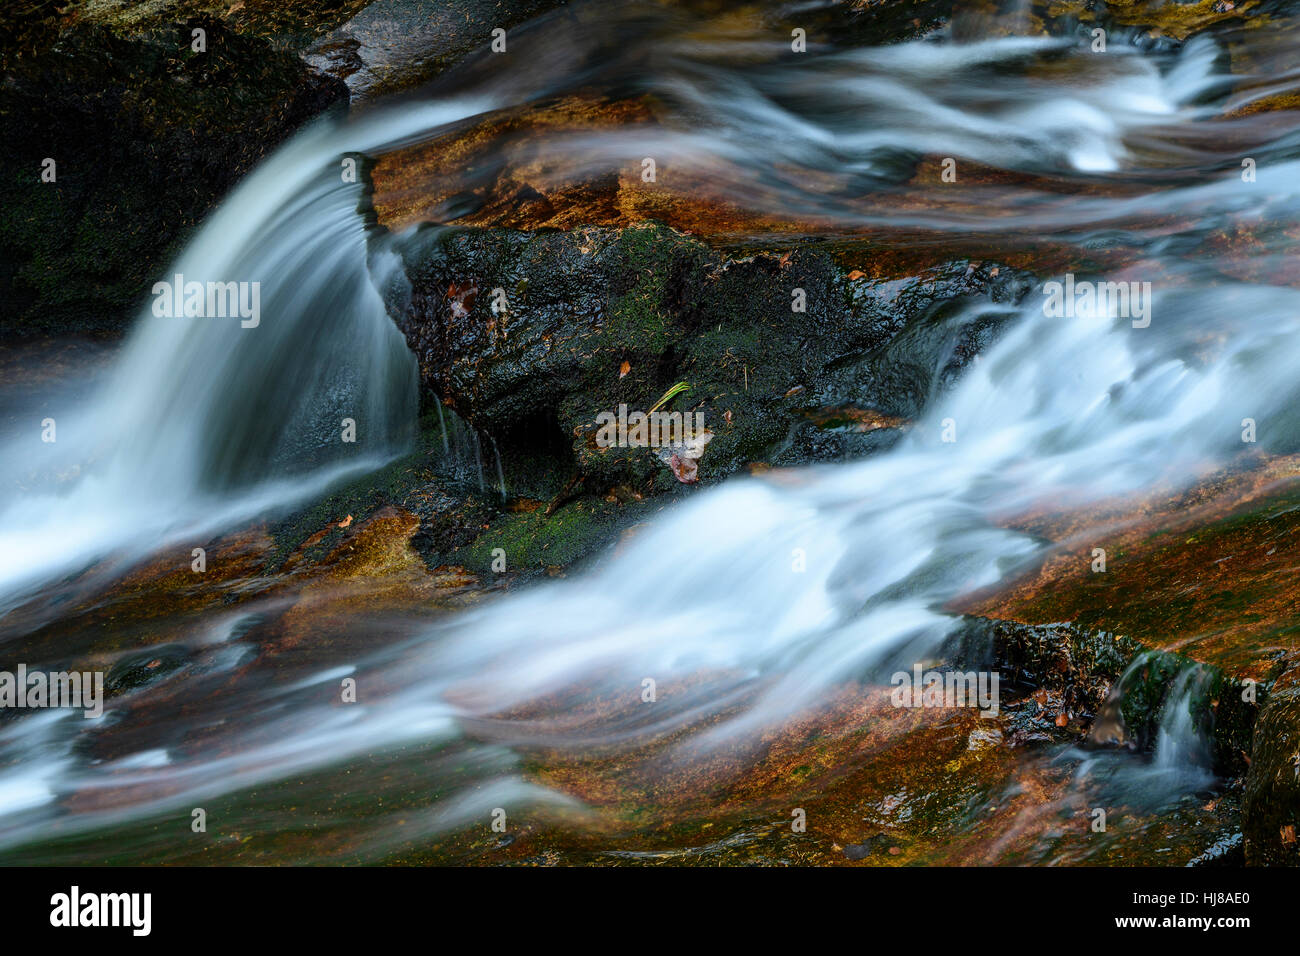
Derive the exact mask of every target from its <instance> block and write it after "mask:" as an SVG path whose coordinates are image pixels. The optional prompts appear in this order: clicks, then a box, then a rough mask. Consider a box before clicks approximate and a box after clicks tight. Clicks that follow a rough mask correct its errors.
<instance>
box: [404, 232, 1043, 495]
mask: <svg viewBox="0 0 1300 956" xmlns="http://www.w3.org/2000/svg"><path fill="white" fill-rule="evenodd" d="M402 251H403V256H404V259H405V263H406V269H405V273H406V277H405V281H403V282H399V283H398V284H397V285H396V286H394V287H393V288H390V289H389V290H388V293H387V297H388V301H389V307H390V312H391V314H392V315H393V317H394V320H395V321H396V322H397V323H398V325H399V326H400V327H401V328H402V330H403V332H404V333H405V335H406V339H407V342H408V343H409V344H410V346H411V349H412V350H413V351H414V352H415V354H416V356H417V358H418V359H419V362H420V373H421V383H422V387H423V390H424V393H425V396H426V398H427V399H428V400H429V401H436V402H441V403H443V404H445V405H447V406H450V407H451V408H453V409H455V411H456V412H457V413H458V414H459V415H460V416H461V417H463V418H464V419H465V420H466V421H468V422H469V423H470V424H471V425H472V426H473V427H474V428H475V429H477V430H478V431H479V432H481V433H483V434H485V435H487V436H491V438H492V439H493V440H494V441H495V443H496V445H497V446H498V447H499V448H500V449H502V453H503V455H506V454H510V453H519V452H520V451H521V450H527V449H533V448H536V447H538V446H540V445H546V446H548V447H554V446H556V445H557V444H558V446H559V448H560V449H561V450H562V451H563V450H565V449H567V453H566V454H564V458H565V459H567V460H566V461H563V462H560V463H558V464H560V465H562V466H563V467H562V468H561V469H560V470H562V471H565V472H567V471H569V470H575V471H576V472H577V473H578V474H579V475H580V476H581V477H582V478H583V479H584V480H585V481H586V482H587V485H588V490H589V491H590V490H598V489H599V490H601V491H602V492H603V489H605V488H608V487H610V486H613V485H616V484H619V483H623V482H626V483H631V484H633V485H634V486H636V487H638V488H641V489H642V490H654V489H655V488H656V487H657V488H659V489H661V490H662V489H666V488H671V487H672V486H673V485H675V484H676V483H677V481H678V480H679V479H680V478H681V475H678V476H677V477H676V478H675V477H674V474H673V471H675V470H677V469H671V470H670V468H669V467H666V466H665V461H664V460H663V456H661V455H658V454H656V453H655V452H656V451H657V449H655V448H647V447H605V445H604V443H603V442H602V441H600V440H598V439H599V438H600V434H599V428H600V424H601V421H600V419H599V416H600V415H601V414H602V413H612V414H614V415H617V414H618V412H619V409H620V406H625V407H626V409H627V411H628V414H629V415H630V414H631V413H632V412H636V411H641V412H647V411H649V410H650V409H651V408H652V406H653V405H654V404H655V403H656V401H657V400H658V399H659V398H660V397H661V396H663V395H664V394H665V392H666V391H667V390H668V389H669V388H670V387H672V386H673V385H674V383H678V382H685V383H687V384H688V385H689V389H688V390H686V391H684V392H682V393H681V394H679V395H677V396H676V397H675V398H673V399H672V400H670V401H668V402H667V403H666V404H665V405H664V406H663V410H664V411H667V412H676V413H680V414H681V415H683V416H686V421H688V422H690V421H700V422H702V425H703V428H704V429H706V430H707V431H708V432H709V433H711V436H712V437H711V439H710V440H709V441H708V444H707V448H706V451H705V453H704V455H703V457H702V458H701V459H700V460H699V462H698V480H699V481H701V482H704V483H709V482H714V481H718V480H721V479H722V478H724V477H726V476H727V475H729V474H733V473H735V472H737V471H739V470H741V469H743V468H746V467H748V466H751V465H774V466H781V465H790V464H797V463H800V462H804V461H809V460H836V459H841V458H845V457H851V456H855V455H859V454H862V453H865V452H868V451H871V450H873V449H874V448H878V447H883V446H886V445H888V444H889V443H890V441H892V440H893V439H896V438H897V436H898V435H899V434H900V433H901V429H902V428H903V427H905V426H906V422H905V421H904V419H906V418H910V417H913V416H915V415H917V414H919V413H920V411H921V410H922V409H923V408H924V406H925V405H926V403H927V401H928V398H929V397H930V396H932V395H933V394H935V393H936V391H938V390H941V389H942V388H944V387H946V385H945V383H946V381H947V380H948V379H949V378H951V377H952V375H953V374H955V371H956V369H957V368H958V367H960V366H961V365H962V364H964V362H965V361H966V360H968V358H969V356H970V355H973V354H974V353H975V351H977V350H978V348H979V347H980V346H981V344H982V343H983V342H986V341H987V340H989V339H991V337H992V332H993V329H992V328H987V329H984V330H983V331H980V330H978V329H975V328H972V327H970V326H969V323H968V322H967V320H965V319H964V318H963V315H964V314H965V313H963V312H962V310H961V309H959V308H957V307H956V306H957V304H958V303H960V302H965V301H971V300H976V299H978V300H983V301H985V302H987V301H988V300H989V299H990V298H996V299H999V300H1002V301H1005V302H1007V303H1009V302H1011V301H1013V300H1015V299H1016V298H1018V297H1019V296H1020V295H1022V294H1023V292H1024V290H1025V289H1027V288H1028V287H1029V282H1028V280H1027V278H1026V277H1025V276H1024V275H1023V274H1017V273H1014V272H1012V271H1011V270H1007V269H1005V268H1004V269H1002V270H1001V273H1000V275H999V270H998V269H997V268H996V267H989V268H983V267H975V266H971V265H969V264H967V263H965V262H962V263H957V264H953V265H951V266H945V267H942V268H940V269H937V270H933V271H931V272H927V273H923V274H921V275H919V276H916V277H913V278H911V279H906V280H900V281H898V282H877V281H872V280H869V279H864V278H863V277H862V276H861V275H860V274H859V273H856V272H851V271H850V270H848V269H846V268H845V267H844V266H843V265H842V264H841V262H840V260H839V259H838V258H837V256H836V255H835V254H833V253H832V252H831V251H829V250H825V249H822V248H820V247H817V246H801V247H798V248H795V249H792V250H789V251H787V252H785V253H781V254H778V253H775V252H772V253H758V254H754V255H750V256H743V257H741V256H736V255H730V254H727V253H725V252H721V251H718V250H715V249H712V248H711V247H709V246H707V245H706V244H704V243H702V242H700V241H698V240H696V239H693V238H690V237H687V236H684V235H682V234H680V233H677V232H675V231H673V230H671V229H667V228H664V227H661V226H657V225H646V226H641V227H635V228H629V229H625V230H614V229H604V228H591V229H579V230H573V231H569V232H538V233H532V232H517V231H512V230H493V229H472V228H464V229H440V228H427V229H424V230H423V231H420V232H417V233H415V234H414V235H413V236H411V237H409V238H408V239H407V240H406V241H405V243H404V246H403V250H402ZM851 276H852V277H851ZM799 304H801V305H802V306H803V308H802V311H796V306H797V305H799ZM494 305H495V308H494ZM1011 311H1012V310H1011V309H1010V308H1009V307H1008V308H1007V309H1005V310H1004V311H1002V312H999V313H998V315H999V316H1000V318H1003V319H1005V318H1006V317H1008V316H1009V315H1010V314H1011ZM894 343H899V348H897V349H895V348H894ZM873 409H883V410H884V411H885V412H887V413H888V414H886V415H876V414H874V412H873V411H872V410H873ZM696 415H698V416H700V418H698V419H695V418H694V416H696ZM687 470H689V469H687Z"/></svg>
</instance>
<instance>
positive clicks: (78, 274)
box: [0, 17, 347, 337]
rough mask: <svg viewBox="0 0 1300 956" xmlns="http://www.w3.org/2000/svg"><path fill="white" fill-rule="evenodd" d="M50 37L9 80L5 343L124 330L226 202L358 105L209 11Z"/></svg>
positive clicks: (0, 248) (5, 94) (1, 99)
mask: <svg viewBox="0 0 1300 956" xmlns="http://www.w3.org/2000/svg"><path fill="white" fill-rule="evenodd" d="M200 28H201V29H203V30H205V31H206V46H207V49H206V52H203V53H198V52H195V51H194V50H193V49H192V48H191V36H192V33H191V31H192V30H194V29H200ZM46 39H47V40H48V38H46ZM49 44H50V45H49V46H48V47H47V48H43V49H40V50H38V51H37V52H35V53H33V54H32V55H29V56H25V57H23V58H22V59H21V60H18V61H16V62H14V63H12V64H10V67H9V69H8V70H7V71H6V75H5V77H4V81H3V83H2V84H0V139H3V141H4V143H5V150H4V153H3V156H2V157H0V301H3V302H4V304H5V308H4V310H3V311H4V315H5V317H6V324H5V326H4V327H3V328H2V329H0V336H3V337H19V336H29V335H38V334H44V333H50V332H61V331H79V332H87V331H89V332H101V333H116V332H120V331H121V330H122V329H123V328H125V326H126V325H128V324H129V322H130V320H131V319H132V318H133V314H134V309H135V307H137V306H138V304H139V303H140V302H142V301H143V299H144V296H145V294H146V293H147V290H148V288H149V286H150V284H151V282H152V281H153V280H155V279H156V278H157V276H158V275H159V274H160V273H161V271H162V270H163V269H165V267H166V265H167V263H168V261H169V260H170V258H171V257H172V256H173V255H174V254H175V253H176V252H177V251H178V250H179V248H180V246H181V245H182V244H183V243H184V241H185V240H186V239H187V238H188V237H189V235H190V234H191V232H192V231H193V229H194V227H195V226H196V224H197V223H198V222H199V220H200V219H201V218H202V217H203V216H204V215H205V214H206V213H207V212H208V210H209V209H210V208H211V207H212V205H213V204H214V203H215V202H216V201H217V200H218V199H219V198H220V197H221V196H223V195H224V194H225V193H227V192H228V191H229V190H230V188H231V187H233V186H234V184H235V183H236V182H237V181H238V180H239V179H240V178H241V177H242V176H243V175H244V174H245V173H246V172H247V171H248V170H249V169H250V168H251V167H252V166H253V165H254V164H255V163H257V162H258V160H260V159H261V158H262V157H263V156H264V155H266V154H267V153H268V152H270V151H271V150H273V149H274V148H275V146H276V145H277V144H278V143H279V142H280V141H281V140H283V139H284V138H285V137H286V136H288V135H289V134H290V133H292V132H293V131H294V130H295V129H297V128H298V127H299V126H301V125H302V124H303V122H305V121H306V120H307V119H309V118H310V117H312V116H314V115H316V114H318V113H320V112H321V111H322V110H324V109H326V108H327V107H329V106H330V105H332V104H341V103H343V102H344V101H345V98H346V92H347V91H346V88H345V87H344V86H343V84H342V83H340V82H339V81H337V80H335V79H333V78H330V77H326V76H323V75H322V74H320V73H317V72H316V71H314V70H313V69H311V68H309V67H308V66H307V65H306V64H304V63H303V62H302V61H301V60H300V59H299V58H298V57H297V56H296V55H295V54H294V53H293V52H291V51H289V50H285V49H281V48H279V47H277V46H276V45H274V44H273V43H271V42H270V41H268V40H266V39H262V38H258V37H254V36H247V35H241V34H238V33H235V32H233V31H231V30H230V29H229V28H228V27H227V26H226V25H225V24H223V22H222V21H220V20H216V19H213V18H211V17H195V18H193V19H191V20H189V21H187V22H186V23H185V24H183V25H182V24H173V25H171V26H167V27H161V28H157V29H150V30H148V31H146V32H140V33H132V34H129V35H128V34H124V33H121V32H118V31H116V30H114V29H111V28H109V27H107V26H103V25H98V24H94V23H89V24H80V25H76V26H73V27H70V28H67V29H65V30H62V32H60V33H59V34H58V36H57V39H54V40H52V41H49ZM46 158H51V159H53V160H55V163H56V167H55V171H56V180H55V181H54V182H43V181H42V178H41V177H42V163H43V161H44V160H45V159H46Z"/></svg>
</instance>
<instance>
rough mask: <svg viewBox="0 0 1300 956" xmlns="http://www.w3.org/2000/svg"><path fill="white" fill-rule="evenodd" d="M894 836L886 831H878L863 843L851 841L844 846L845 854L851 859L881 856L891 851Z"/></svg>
mask: <svg viewBox="0 0 1300 956" xmlns="http://www.w3.org/2000/svg"><path fill="white" fill-rule="evenodd" d="M894 842H895V841H894V838H893V837H891V836H889V835H888V834H886V833H877V834H876V835H875V836H873V837H869V838H867V839H866V840H863V841H862V842H861V843H850V844H849V845H848V846H846V847H845V848H844V856H845V858H846V859H849V860H865V859H866V858H867V857H869V856H880V855H884V854H887V853H888V852H889V848H890V846H892V845H893V844H894Z"/></svg>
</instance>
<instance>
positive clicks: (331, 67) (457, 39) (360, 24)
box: [303, 0, 564, 103]
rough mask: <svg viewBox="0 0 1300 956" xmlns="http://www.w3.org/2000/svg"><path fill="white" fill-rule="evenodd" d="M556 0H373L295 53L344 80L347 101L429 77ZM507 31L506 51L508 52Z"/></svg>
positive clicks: (486, 45) (556, 3) (486, 47)
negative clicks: (496, 30)
mask: <svg viewBox="0 0 1300 956" xmlns="http://www.w3.org/2000/svg"><path fill="white" fill-rule="evenodd" d="M563 2H564V0H510V2H506V0H457V2H454V3H448V2H446V0H377V2H375V3H371V4H368V5H367V6H366V7H365V8H364V9H363V10H361V11H359V12H358V13H357V14H356V16H354V17H352V19H350V20H348V21H347V23H344V24H343V25H342V26H340V27H339V28H338V29H337V30H334V31H333V32H332V33H330V34H329V35H328V36H325V37H322V38H321V39H320V40H319V41H317V42H316V43H315V44H313V45H312V46H311V47H310V48H308V49H307V50H306V51H305V52H304V54H303V57H304V59H306V61H307V62H308V63H310V64H311V65H312V66H314V67H316V68H317V69H319V70H321V71H322V72H324V73H327V74H329V75H330V76H333V77H336V78H338V79H340V80H342V81H344V82H345V83H347V86H348V91H349V93H350V95H351V98H352V101H353V102H354V103H356V102H359V101H361V100H366V99H371V98H373V97H375V96H378V95H380V94H382V93H388V92H392V91H394V90H398V89H401V88H403V87H408V86H412V85H414V84H417V83H420V82H421V81H424V80H427V79H430V78H432V77H434V76H436V75H437V74H438V73H440V72H441V71H442V70H444V69H446V68H447V67H448V66H450V65H451V64H453V63H455V62H456V61H458V60H460V59H461V58H463V57H465V56H467V55H470V54H472V53H473V52H474V51H476V50H485V51H486V50H489V49H490V46H491V43H492V31H493V30H494V29H497V28H500V29H503V30H507V31H508V29H509V28H510V27H512V26H514V25H515V24H517V23H522V22H523V21H525V20H528V19H531V18H532V17H535V16H538V15H539V14H541V13H544V12H545V11H547V10H550V9H553V8H554V7H556V6H562V5H563ZM509 52H510V43H509V33H508V32H507V36H506V53H505V54H504V55H509Z"/></svg>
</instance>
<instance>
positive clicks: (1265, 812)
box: [1242, 662, 1300, 866]
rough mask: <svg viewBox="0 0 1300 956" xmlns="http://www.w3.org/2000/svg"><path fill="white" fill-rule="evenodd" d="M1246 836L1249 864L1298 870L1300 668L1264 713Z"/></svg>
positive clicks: (1246, 808) (1288, 674)
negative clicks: (1288, 867)
mask: <svg viewBox="0 0 1300 956" xmlns="http://www.w3.org/2000/svg"><path fill="white" fill-rule="evenodd" d="M1242 832H1243V833H1244V835H1245V854H1246V862H1247V863H1248V864H1250V865H1252V866H1300V842H1297V834H1298V833H1300V664H1296V663H1294V662H1293V663H1292V664H1291V666H1290V667H1289V668H1288V669H1287V670H1286V671H1285V672H1284V673H1283V674H1282V675H1281V676H1280V677H1278V678H1277V679H1276V680H1275V681H1274V683H1273V686H1272V688H1271V689H1270V691H1269V694H1268V697H1267V699H1266V701H1265V702H1264V704H1263V706H1262V707H1261V708H1260V713H1259V719H1258V721H1257V722H1256V725H1255V733H1254V745H1253V747H1252V748H1251V752H1250V772H1249V773H1248V774H1247V775H1246V792H1245V796H1244V799H1243V801H1242Z"/></svg>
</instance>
